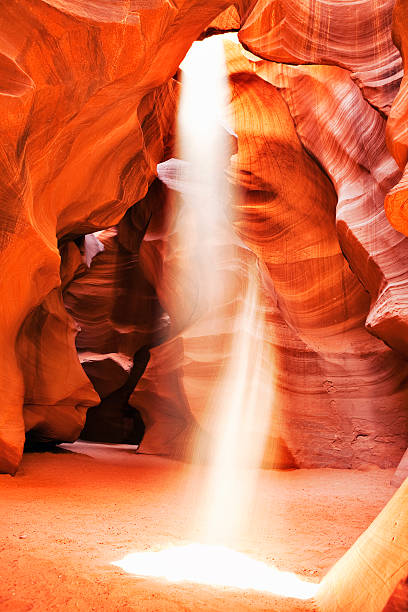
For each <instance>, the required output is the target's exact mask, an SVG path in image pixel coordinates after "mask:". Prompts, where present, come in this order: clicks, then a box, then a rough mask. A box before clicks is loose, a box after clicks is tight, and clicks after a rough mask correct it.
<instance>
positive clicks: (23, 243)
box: [0, 0, 228, 472]
mask: <svg viewBox="0 0 408 612" xmlns="http://www.w3.org/2000/svg"><path fill="white" fill-rule="evenodd" d="M227 4H228V3H227V2H225V1H221V0H220V1H217V0H213V1H212V2H210V3H208V4H206V5H205V6H203V3H201V2H189V3H183V5H182V6H181V7H180V8H177V7H176V5H172V4H171V3H168V2H164V1H163V2H156V3H154V4H153V6H151V7H147V6H146V5H145V3H142V5H141V3H140V2H139V1H134V2H128V0H115V1H113V2H105V1H103V2H102V1H96V2H92V3H91V4H90V3H88V2H83V1H81V0H80V1H68V0H66V1H65V0H61V1H57V0H56V1H55V2H52V1H49V2H45V1H43V0H33V1H32V2H30V3H27V2H25V1H23V0H11V1H10V2H7V3H4V5H3V6H2V10H1V15H0V29H1V32H2V38H1V44H0V58H1V61H0V77H1V83H0V104H1V113H2V116H3V117H7V120H6V121H4V122H3V123H2V142H3V148H2V155H1V167H2V179H1V191H2V211H1V222H2V223H1V225H2V234H1V250H2V259H1V265H2V269H3V273H2V278H1V291H2V295H10V296H18V298H17V299H15V298H14V297H13V299H11V300H7V301H2V305H1V309H2V310H1V320H2V325H1V345H2V347H4V350H3V355H2V364H1V372H2V381H3V384H4V388H3V390H2V411H1V415H0V471H6V472H9V471H10V472H12V471H14V470H15V469H16V467H17V465H18V463H19V461H20V458H21V454H22V450H23V445H24V437H25V435H24V430H25V428H28V429H30V428H31V425H32V423H33V422H34V421H33V420H32V419H29V420H27V426H26V427H25V424H24V417H23V409H22V405H23V403H24V397H27V399H28V402H29V405H30V406H33V405H36V406H37V408H36V411H38V412H39V413H41V412H42V408H41V406H42V405H45V409H44V413H45V414H47V413H48V412H49V410H48V408H47V406H48V402H49V400H50V398H51V399H52V401H54V400H55V401H61V402H65V403H64V406H65V408H64V410H65V411H66V413H67V414H68V412H69V411H70V410H71V411H72V413H73V414H74V415H75V416H74V418H73V423H71V424H69V423H68V421H69V422H71V420H72V419H71V416H69V417H68V421H67V424H66V426H65V425H62V424H61V433H62V431H63V432H64V434H65V435H64V438H65V439H72V438H74V437H75V436H76V435H77V433H78V431H79V429H80V423H81V422H82V423H83V420H84V414H85V408H86V406H87V405H89V403H92V402H93V403H97V397H96V395H95V393H94V392H93V390H92V387H91V385H90V383H89V382H88V381H87V378H86V376H85V375H84V374H83V373H81V371H80V370H79V369H78V362H77V358H76V357H75V356H74V352H73V343H74V340H73V333H72V328H71V331H69V325H68V324H67V326H66V334H68V335H70V336H71V337H70V339H69V342H68V344H69V346H70V347H71V349H70V350H71V355H72V359H71V361H70V363H71V364H72V368H71V371H72V374H71V375H70V376H72V377H73V381H72V383H71V384H70V385H69V388H67V389H66V388H65V381H66V372H65V370H63V369H61V370H59V372H58V373H57V377H58V380H59V386H60V388H61V390H62V391H61V392H60V393H61V394H62V397H61V398H60V397H58V398H56V397H55V391H53V390H52V389H50V391H49V392H48V391H47V390H43V391H42V392H41V394H40V396H39V398H38V402H37V399H36V395H35V392H34V389H30V388H28V387H27V385H28V384H30V381H31V380H32V376H31V375H29V376H27V375H25V374H24V372H23V371H22V370H23V369H24V367H25V366H24V364H22V362H21V359H20V355H19V353H18V352H16V350H15V346H16V339H17V336H18V335H19V339H20V344H21V342H23V343H24V342H25V341H23V339H22V333H21V332H20V330H21V326H22V325H23V323H24V321H25V319H26V318H27V316H28V315H29V314H30V313H31V312H32V311H33V309H35V308H36V307H37V306H39V305H40V304H41V303H42V302H44V300H45V299H46V298H47V295H48V294H51V292H53V291H54V290H55V289H57V288H58V287H59V286H60V274H59V266H60V257H59V254H58V249H57V237H58V238H64V237H67V236H69V235H72V236H74V237H75V236H79V235H83V234H86V233H90V232H93V231H95V230H98V229H103V228H106V227H109V226H112V225H114V224H115V223H117V222H118V221H119V220H120V219H121V217H122V216H123V215H124V213H125V212H126V209H127V208H129V207H130V206H132V205H133V204H134V203H135V202H136V201H137V200H139V199H140V198H141V197H143V196H144V195H145V193H146V191H147V188H148V185H149V183H151V181H152V180H153V178H154V175H155V168H156V165H157V163H158V162H159V161H161V159H162V156H163V146H164V145H163V141H164V137H165V134H166V133H167V132H168V130H169V125H170V124H171V122H172V121H173V118H174V102H175V89H174V88H175V85H174V81H172V80H169V79H170V77H171V76H172V75H173V74H174V73H175V72H176V70H177V67H178V65H179V63H180V61H181V59H182V58H183V56H184V55H185V53H186V51H187V49H188V48H189V46H190V44H191V42H192V41H193V40H194V39H196V38H197V37H198V36H199V34H200V32H201V31H202V30H203V29H204V28H205V27H206V25H207V24H208V23H209V22H211V20H212V19H214V18H215V17H216V15H217V14H219V13H220V12H221V11H223V10H224V9H225V8H226V6H227ZM27 245H29V247H28V246H27ZM27 248H29V249H30V256H27ZM57 291H58V289H57ZM58 301H59V306H58V309H59V310H60V309H61V308H62V302H61V299H60V297H59V299H58ZM44 308H45V310H47V307H46V306H44ZM58 316H59V317H60V316H62V315H58ZM57 319H58V317H57ZM54 320H55V319H53V318H52V317H48V323H47V326H48V325H51V324H53V322H54ZM58 325H60V323H58V324H57V327H58ZM31 333H34V332H33V330H32V329H31ZM53 337H54V338H55V333H54V332H52V331H50V332H49V333H47V334H46V336H44V337H43V340H45V338H47V345H46V344H45V343H44V341H43V342H42V343H41V342H40V331H37V334H36V335H35V336H34V337H31V338H29V339H27V346H26V347H25V348H24V354H25V355H27V352H28V351H34V353H37V352H38V351H39V350H40V351H41V352H42V353H43V355H42V356H41V357H37V356H35V355H33V356H32V357H30V360H29V361H30V362H32V363H37V364H38V363H40V362H41V363H42V364H43V366H42V367H45V368H48V367H49V368H50V371H51V369H52V365H51V364H50V362H49V360H48V358H47V354H50V355H53V356H54V357H55V351H56V350H57V352H59V349H56V348H55V347H54V348H52V347H48V341H51V340H52V338H53ZM52 342H54V340H52ZM64 346H66V343H62V344H61V352H62V353H63V352H64ZM20 350H21V349H19V351H20ZM65 353H66V351H65ZM61 359H62V360H63V361H65V359H66V357H61ZM63 361H61V363H63ZM74 380H76V382H74ZM44 384H45V383H44ZM53 385H55V386H58V385H57V381H56V380H55V379H54V382H53ZM75 385H76V386H77V389H78V393H76V394H75V393H74V395H71V393H72V392H73V391H72V389H73V387H74V386H75ZM84 388H86V390H85V393H83V392H82V389H84ZM80 390H81V391H80ZM42 402H45V404H42ZM31 410H32V409H31V408H30V411H31ZM79 415H81V416H79ZM44 420H45V422H46V421H47V417H44ZM40 421H41V418H39V419H35V423H36V425H35V427H36V429H37V433H38V435H40V433H41V426H40ZM44 427H45V429H44V436H48V433H47V432H48V426H47V425H46V424H45V426H44ZM58 436H59V434H58Z"/></svg>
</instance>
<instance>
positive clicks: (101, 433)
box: [80, 346, 150, 444]
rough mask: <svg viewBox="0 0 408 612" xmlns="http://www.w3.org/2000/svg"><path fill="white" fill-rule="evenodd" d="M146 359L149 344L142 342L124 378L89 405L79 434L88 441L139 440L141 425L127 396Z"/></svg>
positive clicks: (136, 380)
mask: <svg viewBox="0 0 408 612" xmlns="http://www.w3.org/2000/svg"><path fill="white" fill-rule="evenodd" d="M149 359H150V351H149V347H147V346H143V347H142V348H140V349H139V350H138V351H136V353H135V354H134V356H133V365H132V368H131V370H130V372H129V377H128V379H127V381H126V382H125V383H124V384H123V385H122V386H121V387H120V388H119V389H116V391H113V392H112V393H110V394H109V395H108V396H107V397H105V398H103V400H102V401H101V403H100V404H98V406H94V407H92V408H89V410H88V412H87V416H86V422H85V427H84V429H83V430H82V432H81V436H80V438H81V439H82V440H87V441H89V442H110V443H114V444H140V442H141V441H142V438H143V435H144V432H145V425H144V423H143V420H142V418H141V416H140V414H139V412H138V410H136V409H135V408H133V407H132V406H130V405H129V398H130V396H131V395H132V393H133V390H134V388H135V387H136V385H137V383H138V381H139V379H140V378H141V377H142V375H143V373H144V371H145V369H146V366H147V364H148V362H149Z"/></svg>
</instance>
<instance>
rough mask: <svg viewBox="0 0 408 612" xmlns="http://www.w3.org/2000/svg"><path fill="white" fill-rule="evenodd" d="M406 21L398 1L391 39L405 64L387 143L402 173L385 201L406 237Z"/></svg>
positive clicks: (405, 12)
mask: <svg viewBox="0 0 408 612" xmlns="http://www.w3.org/2000/svg"><path fill="white" fill-rule="evenodd" d="M407 21H408V10H407V5H406V3H404V2H401V1H400V0H397V1H396V2H395V7H394V17H393V28H392V32H393V39H394V42H395V44H396V46H397V47H398V49H399V50H400V52H401V56H402V60H403V63H404V73H405V74H404V77H403V79H402V83H401V87H400V90H399V92H398V95H397V96H396V98H395V100H394V102H393V104H392V108H391V112H390V116H389V119H388V122H387V144H388V148H389V149H390V151H391V153H392V154H393V156H394V158H395V161H396V162H397V164H398V166H399V167H400V169H401V171H402V172H403V176H402V178H401V180H400V181H399V183H397V185H395V186H394V187H393V188H392V189H391V190H390V192H389V194H388V195H387V197H386V199H385V209H386V211H387V216H388V218H389V220H390V222H391V223H392V225H393V226H394V227H395V228H396V229H397V230H398V231H400V232H402V233H403V234H405V235H408V225H407V213H406V202H407V198H408V170H407V163H408V134H407V128H406V117H407V113H408V75H407V72H408V66H407V61H408V59H407V58H408V49H407V45H408V41H407V36H406V29H407V28H406V25H407Z"/></svg>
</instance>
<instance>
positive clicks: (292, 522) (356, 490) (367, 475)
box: [0, 442, 394, 612]
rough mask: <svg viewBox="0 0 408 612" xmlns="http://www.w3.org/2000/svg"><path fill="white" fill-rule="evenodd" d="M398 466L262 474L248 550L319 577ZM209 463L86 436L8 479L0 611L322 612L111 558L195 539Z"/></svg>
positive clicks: (1, 517)
mask: <svg viewBox="0 0 408 612" xmlns="http://www.w3.org/2000/svg"><path fill="white" fill-rule="evenodd" d="M392 473H393V472H392V470H377V469H376V470H373V471H370V472H357V471H350V470H344V471H343V470H296V471H289V472H271V471H264V472H262V473H261V486H260V488H259V490H258V493H257V513H256V515H254V521H253V524H252V527H251V531H250V533H249V532H248V533H247V534H246V535H245V537H243V538H242V541H240V542H239V549H240V550H241V551H242V552H245V553H247V554H249V555H251V556H253V557H255V558H257V559H259V560H262V561H264V562H266V563H268V564H273V565H275V566H276V567H278V568H279V569H281V570H286V571H291V572H295V573H296V574H299V575H301V576H303V577H305V578H307V579H308V580H311V581H318V580H320V579H321V577H322V576H323V575H324V574H325V573H326V572H327V570H328V569H329V568H330V567H331V565H332V564H333V563H334V562H335V561H336V560H337V559H338V558H339V557H340V556H341V555H342V554H343V553H344V552H345V551H346V550H347V548H348V547H349V546H350V545H351V544H352V543H353V542H354V541H355V539H356V538H357V537H358V536H359V534H360V533H361V532H362V531H363V530H364V529H365V528H366V527H367V526H368V525H369V524H370V522H371V521H372V520H373V519H374V517H375V516H376V515H377V514H378V512H379V510H380V509H381V508H382V507H383V506H384V504H385V503H386V502H387V501H388V499H389V498H390V497H391V495H392V494H393V492H394V489H393V488H392V487H391V486H390V484H389V482H390V478H391V476H392ZM202 478H203V468H201V467H198V466H184V465H183V464H179V463H177V462H173V461H169V460H166V459H161V458H157V457H146V456H142V455H137V454H135V453H134V451H132V450H131V449H129V448H117V447H116V448H115V447H110V446H108V447H102V446H99V445H92V444H85V443H81V442H79V443H76V444H74V445H65V447H64V448H63V449H59V452H56V453H44V454H39V453H31V454H26V455H25V456H24V460H23V463H22V466H21V468H20V471H19V472H18V474H17V476H15V477H11V476H6V475H1V476H0V526H1V527H0V576H1V580H0V610H1V611H2V612H3V611H6V610H13V611H26V610H36V611H40V612H42V611H48V610H67V611H68V612H69V611H71V610H83V611H89V610H97V611H99V610H110V611H116V610H121V611H123V612H125V611H129V612H130V611H133V610H135V611H136V610H138V611H139V610H143V611H144V610H146V611H149V612H153V611H166V612H172V611H175V610H188V611H194V612H195V611H196V610H207V611H218V610H229V611H231V612H232V611H240V610H274V611H280V610H282V611H285V612H287V611H291V610H312V609H313V605H312V604H311V603H305V602H300V601H298V600H294V599H288V598H279V597H276V596H273V595H272V596H271V595H269V594H265V593H259V592H256V591H250V590H247V591H240V590H238V589H234V588H230V587H209V586H203V585H197V584H191V583H176V584H171V583H169V582H167V581H165V580H164V579H160V578H156V579H152V578H139V577H135V576H132V575H129V574H127V573H126V572H124V571H123V570H121V569H120V568H118V567H115V566H113V565H111V564H110V563H111V562H112V561H117V560H119V559H121V558H122V557H123V556H125V555H126V554H128V553H132V552H136V551H144V550H157V549H159V548H160V547H164V546H168V545H182V544H185V543H186V542H187V541H191V533H189V527H188V525H189V523H190V522H191V521H190V518H191V516H192V515H193V513H194V504H195V503H196V500H197V491H198V488H199V486H200V483H201V482H202Z"/></svg>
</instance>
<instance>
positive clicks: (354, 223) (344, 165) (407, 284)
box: [254, 62, 408, 355]
mask: <svg viewBox="0 0 408 612" xmlns="http://www.w3.org/2000/svg"><path fill="white" fill-rule="evenodd" d="M254 66H255V71H256V73H257V74H259V75H260V76H262V78H264V79H266V80H267V81H268V82H271V83H273V84H274V85H275V86H276V87H278V89H279V91H281V92H282V95H283V97H284V99H285V101H286V103H287V104H288V107H289V109H290V112H291V114H292V116H293V118H294V121H295V125H296V131H297V134H298V136H299V137H300V139H301V142H302V143H303V145H304V147H305V148H306V149H307V151H309V152H310V153H311V154H312V155H313V156H314V157H315V158H316V159H317V160H318V161H319V162H320V164H321V165H322V166H323V168H324V169H325V170H326V172H327V174H328V175H329V176H330V178H331V179H332V181H333V184H334V187H335V189H336V192H337V197H338V203H337V208H336V227H337V233H338V236H339V239H340V244H341V247H342V251H343V253H344V254H345V255H346V257H347V259H348V261H349V263H350V266H351V268H352V270H353V271H354V272H355V273H356V275H357V276H358V278H359V279H360V281H361V282H362V284H363V285H364V287H365V288H366V289H367V291H368V292H369V293H370V295H371V307H370V312H369V314H368V317H367V328H368V329H369V330H370V331H371V332H372V333H374V334H376V335H377V336H379V337H380V338H382V339H383V340H385V341H386V342H387V343H388V344H389V345H390V346H391V347H393V348H396V349H398V350H400V351H401V352H402V353H403V354H404V355H408V345H407V344H406V341H405V333H404V330H405V329H406V326H407V322H408V320H407V316H408V302H407V300H408V297H407V296H408V290H407V289H408V270H407V266H406V258H407V253H408V242H407V240H406V238H404V236H402V235H401V234H400V233H398V232H397V231H395V230H394V229H393V228H392V227H391V226H390V224H389V223H388V221H387V218H386V215H385V212H384V198H385V195H386V193H387V191H388V190H389V189H390V187H391V186H392V185H394V184H395V183H396V182H397V180H398V178H399V176H400V173H399V170H398V168H397V166H396V164H395V163H394V161H393V159H392V158H391V157H390V155H389V153H388V151H387V149H386V146H385V137H384V132H385V121H384V119H383V118H382V117H381V116H380V114H379V113H378V112H376V111H375V110H374V109H373V108H372V107H371V106H370V105H369V104H367V102H366V101H365V100H364V98H363V97H362V96H361V94H360V90H359V89H358V88H357V87H356V86H355V85H354V83H353V82H352V81H351V80H350V78H349V73H348V72H347V71H345V70H342V69H340V68H334V67H330V66H284V65H282V64H274V63H272V62H260V63H256V64H254ZM310 100H313V105H310ZM344 134H347V137H345V136H344Z"/></svg>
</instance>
